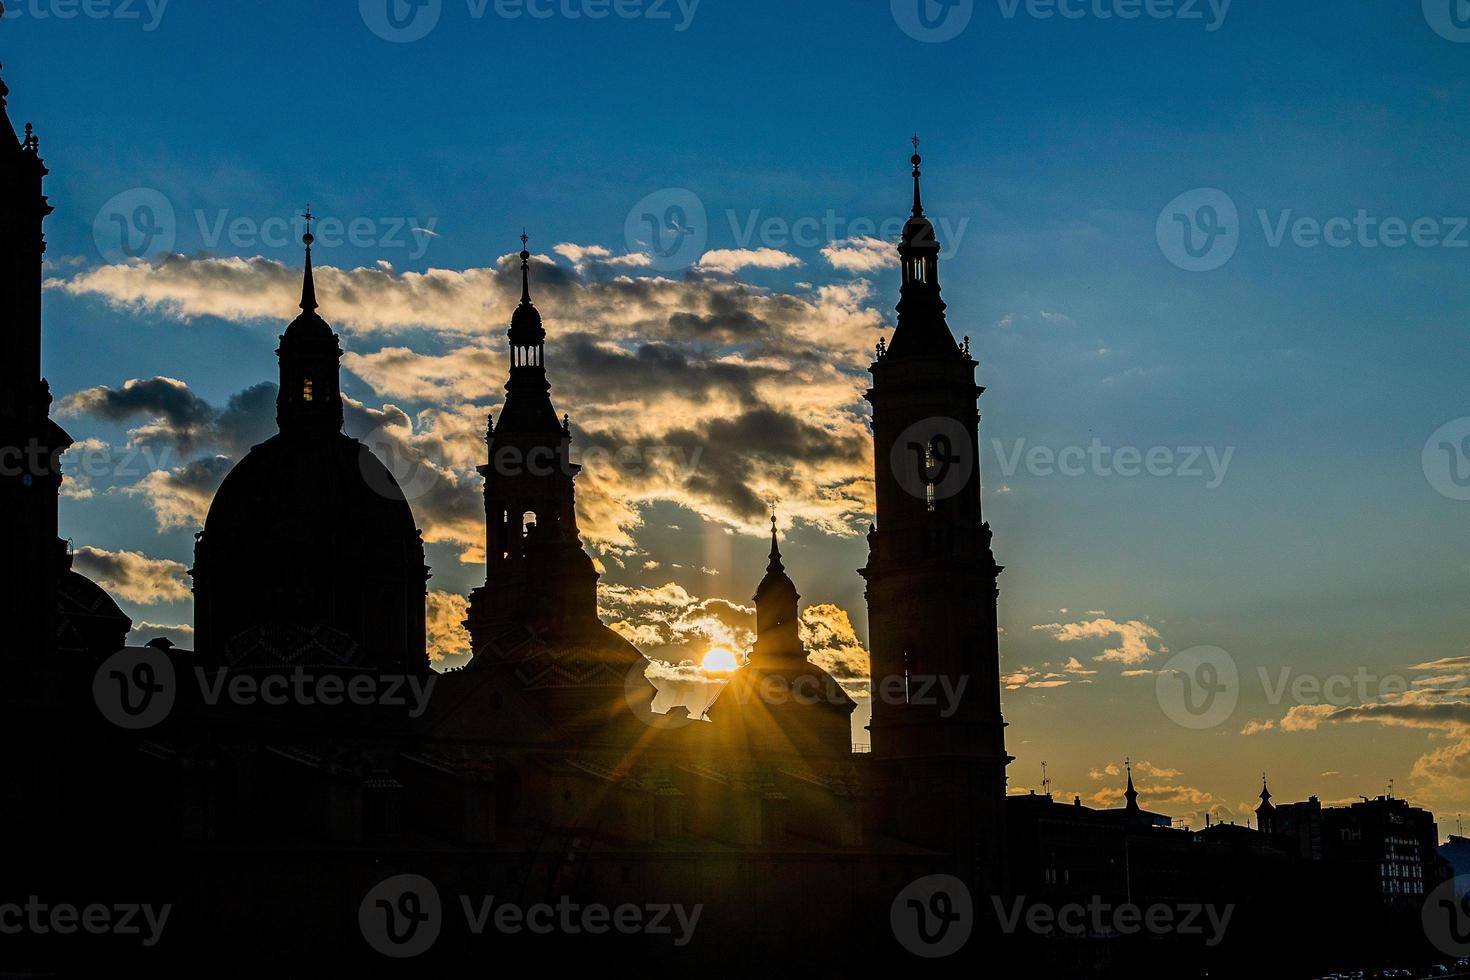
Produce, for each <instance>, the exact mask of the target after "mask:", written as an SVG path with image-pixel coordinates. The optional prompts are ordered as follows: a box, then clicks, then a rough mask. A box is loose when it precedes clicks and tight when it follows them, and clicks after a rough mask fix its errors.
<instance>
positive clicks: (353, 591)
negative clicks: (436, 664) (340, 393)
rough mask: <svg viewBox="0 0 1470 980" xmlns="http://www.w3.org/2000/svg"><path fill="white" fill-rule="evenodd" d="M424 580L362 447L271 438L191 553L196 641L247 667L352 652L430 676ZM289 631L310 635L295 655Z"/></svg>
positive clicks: (363, 659)
mask: <svg viewBox="0 0 1470 980" xmlns="http://www.w3.org/2000/svg"><path fill="white" fill-rule="evenodd" d="M427 579H428V570H427V568H426V567H425V565H424V545H423V539H422V536H421V535H420V534H419V531H418V528H417V526H416V525H415V522H414V517H413V510H412V509H411V508H410V507H409V504H408V501H407V500H406V499H405V497H404V495H403V491H402V490H401V489H400V487H399V485H398V481H397V480H395V479H394V478H393V475H392V474H391V473H390V472H389V471H388V468H387V467H386V466H384V465H383V463H382V462H381V461H380V460H379V459H378V458H377V457H376V456H374V455H373V454H372V452H371V451H369V449H368V448H367V447H366V446H364V445H363V444H362V443H360V442H358V441H357V440H356V439H351V438H348V437H347V436H345V435H343V434H342V433H340V432H320V431H318V432H305V433H286V434H281V435H276V436H274V437H273V438H271V439H269V440H267V441H266V442H264V443H261V444H260V445H258V446H256V447H255V448H254V449H252V450H251V451H250V452H249V453H248V454H247V455H246V456H245V458H244V459H242V460H240V462H239V464H238V465H237V466H236V467H235V468H234V470H233V471H232V472H231V473H230V475H229V476H228V477H226V479H225V481H224V484H223V485H222V486H221V487H220V489H219V493H218V494H216V496H215V498H214V503H213V505H212V506H211V507H210V510H209V517H208V519H207V520H206V521H205V524H204V532H203V533H202V534H201V535H200V538H199V542H198V544H197V546H196V549H195V562H194V583H195V596H196V615H197V618H198V623H197V626H198V634H197V641H198V643H199V647H200V649H201V651H203V652H205V653H208V654H213V655H216V656H221V657H224V658H226V659H228V660H229V661H230V662H231V663H232V664H236V665H244V666H273V665H278V664H281V663H290V662H310V663H315V664H320V665H331V664H338V663H341V662H343V651H352V654H351V656H350V657H348V658H347V660H349V661H351V662H352V663H354V664H357V665H361V666H365V667H376V668H379V669H384V670H420V669H427V666H428V661H427V658H426V656H425V654H424V646H425V635H424V593H425V583H426V582H427ZM291 636H300V637H303V638H306V639H304V640H303V642H302V644H301V649H300V650H283V649H281V644H282V642H284V641H283V640H282V637H291ZM322 636H331V637H335V638H336V640H335V641H334V642H333V643H332V644H327V645H326V646H323V644H322V643H321V642H319V638H320V637H322ZM328 647H330V649H328ZM339 648H340V649H339Z"/></svg>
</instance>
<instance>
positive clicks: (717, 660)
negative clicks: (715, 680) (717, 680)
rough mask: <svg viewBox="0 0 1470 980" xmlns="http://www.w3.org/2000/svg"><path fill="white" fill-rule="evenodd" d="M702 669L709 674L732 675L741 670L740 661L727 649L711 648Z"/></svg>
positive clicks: (705, 656) (701, 666) (701, 665)
mask: <svg viewBox="0 0 1470 980" xmlns="http://www.w3.org/2000/svg"><path fill="white" fill-rule="evenodd" d="M699 666H700V669H701V670H703V671H704V672H705V673H709V674H730V673H734V672H735V671H737V670H739V669H740V659H739V658H738V657H736V656H735V653H734V651H732V650H728V649H726V648H725V647H710V650H709V653H706V654H705V655H704V661H703V662H702V663H701V664H700V665H699Z"/></svg>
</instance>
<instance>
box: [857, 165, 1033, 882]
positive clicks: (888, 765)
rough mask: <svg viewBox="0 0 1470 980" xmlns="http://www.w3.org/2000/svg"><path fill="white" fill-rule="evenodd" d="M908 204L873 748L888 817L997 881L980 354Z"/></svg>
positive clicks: (991, 584) (882, 483)
mask: <svg viewBox="0 0 1470 980" xmlns="http://www.w3.org/2000/svg"><path fill="white" fill-rule="evenodd" d="M921 163H922V160H921V158H920V157H919V154H918V138H917V137H915V139H914V156H913V158H912V164H913V182H914V203H913V213H912V216H911V217H910V218H909V221H908V223H907V224H906V225H905V227H904V230H903V239H902V242H901V243H900V244H899V248H898V253H899V258H900V260H901V263H902V269H903V284H902V289H901V293H900V299H899V303H898V322H897V325H896V327H895V329H894V333H893V339H892V342H891V343H888V344H886V345H885V344H881V343H880V344H879V347H878V356H877V358H876V360H875V361H874V363H873V365H872V367H871V368H870V371H871V373H872V376H873V386H872V389H871V390H870V391H869V392H868V393H867V399H868V401H869V402H870V403H871V404H872V406H873V439H874V452H875V462H876V471H875V472H876V481H877V524H876V525H875V527H874V528H873V529H872V530H871V531H870V532H869V535H868V549H869V553H868V564H867V567H866V568H865V569H863V570H862V575H863V577H864V578H865V579H866V580H867V600H868V617H869V624H870V631H871V632H870V638H869V639H870V650H871V655H872V685H873V719H872V722H871V725H870V726H869V730H870V732H871V736H872V751H873V764H874V768H875V770H876V772H877V774H878V776H879V781H880V784H881V793H882V798H881V801H880V803H879V806H878V812H877V814H876V816H877V818H878V822H879V825H880V827H881V829H883V830H884V832H886V833H888V834H891V835H893V836H896V837H899V838H901V839H905V840H911V841H914V842H916V843H920V844H923V845H925V846H928V847H934V848H939V849H944V850H947V851H950V852H952V853H953V854H954V855H955V856H956V859H957V860H956V864H957V866H958V867H960V868H961V869H963V871H964V872H965V877H967V878H968V879H969V880H970V884H971V886H972V888H975V887H978V888H980V889H983V890H985V891H986V892H987V893H990V894H995V893H997V892H996V889H999V888H1000V887H1002V884H1003V847H1002V840H1003V822H1004V800H1005V786H1006V766H1007V765H1008V764H1009V762H1010V761H1011V760H1010V757H1009V756H1007V755H1006V751H1005V737H1004V731H1005V722H1004V721H1003V720H1002V717H1001V709H1000V663H999V649H998V645H997V637H996V625H997V622H996V600H997V597H998V595H999V591H998V588H997V578H998V576H999V575H1000V572H1001V566H999V565H997V564H996V562H995V557H994V555H993V554H992V552H991V546H990V541H991V532H990V526H989V525H988V524H986V523H985V521H984V519H983V517H982V515H981V500H980V467H979V458H980V434H979V424H980V416H979V412H978V410H977V405H976V403H977V399H978V398H979V396H980V394H981V393H982V392H983V391H984V389H983V388H980V387H979V386H978V385H976V383H975V370H976V368H977V367H978V364H977V362H976V361H975V360H974V358H972V357H971V356H970V351H969V342H968V340H966V342H965V344H964V345H963V346H962V345H959V344H957V343H956V342H955V339H954V336H953V335H952V334H951V333H950V329H949V324H948V322H947V320H946V317H945V310H946V307H945V303H944V300H943V298H942V297H941V295H940V285H939V253H940V246H939V242H938V241H937V239H936V237H935V233H934V225H933V224H932V223H931V222H930V221H929V219H928V218H927V217H926V216H925V214H924V205H923V198H922V195H921V190H920V180H919V178H920V164H921Z"/></svg>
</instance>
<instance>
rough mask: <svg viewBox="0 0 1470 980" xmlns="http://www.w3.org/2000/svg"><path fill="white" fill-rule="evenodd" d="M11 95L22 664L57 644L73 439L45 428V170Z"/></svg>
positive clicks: (2, 330) (1, 147)
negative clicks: (14, 117)
mask: <svg viewBox="0 0 1470 980" xmlns="http://www.w3.org/2000/svg"><path fill="white" fill-rule="evenodd" d="M9 96H10V89H9V88H7V87H6V85H5V83H4V82H3V81H0V227H3V229H4V233H3V234H0V310H3V317H0V324H3V325H0V342H3V345H4V350H3V354H0V535H3V536H4V540H5V542H6V549H5V558H4V560H3V561H0V568H3V570H0V613H3V616H4V623H5V628H6V629H7V630H10V631H12V632H11V634H10V635H11V637H12V642H13V644H14V649H15V650H16V651H17V652H18V653H19V654H20V657H19V659H21V660H23V661H24V660H32V659H34V658H35V657H37V656H38V655H41V654H42V653H43V652H49V651H50V650H51V649H52V648H53V647H54V646H55V644H56V628H57V623H56V602H57V585H58V580H59V578H60V576H61V575H62V573H63V572H65V571H66V570H67V569H68V568H69V567H70V561H69V559H68V557H67V553H66V544H65V542H63V541H62V540H61V539H60V538H59V536H58V533H57V528H58V523H59V517H58V509H57V504H58V498H59V495H60V491H61V479H62V477H61V454H62V453H63V452H65V451H66V450H67V448H68V447H69V446H71V444H72V440H71V437H70V436H68V435H67V434H66V432H65V431H63V430H62V428H61V427H60V426H59V425H57V424H56V423H55V422H54V421H52V420H51V417H50V413H51V387H50V385H48V384H47V383H46V381H45V379H44V378H42V377H41V261H42V258H43V257H44V255H45V253H46V238H45V234H44V232H43V231H42V223H43V222H44V221H45V220H46V216H47V215H49V214H50V213H51V210H52V209H51V206H50V205H49V204H48V203H47V202H46V195H45V193H44V192H43V190H42V182H43V181H44V179H45V177H46V174H47V173H48V171H47V170H46V165H45V164H44V163H42V162H41V156H40V142H39V140H37V138H36V135H35V133H34V132H33V131H32V130H31V127H30V126H29V125H27V126H26V128H25V136H24V138H20V137H17V135H16V132H15V127H14V126H13V125H11V122H10V115H9V111H8V108H7V102H8V99H9Z"/></svg>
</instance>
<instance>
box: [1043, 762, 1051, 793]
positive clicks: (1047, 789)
mask: <svg viewBox="0 0 1470 980" xmlns="http://www.w3.org/2000/svg"><path fill="white" fill-rule="evenodd" d="M1041 792H1042V794H1043V795H1046V796H1050V795H1051V777H1050V776H1048V775H1047V774H1046V763H1045V762H1043V763H1042V764H1041Z"/></svg>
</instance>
